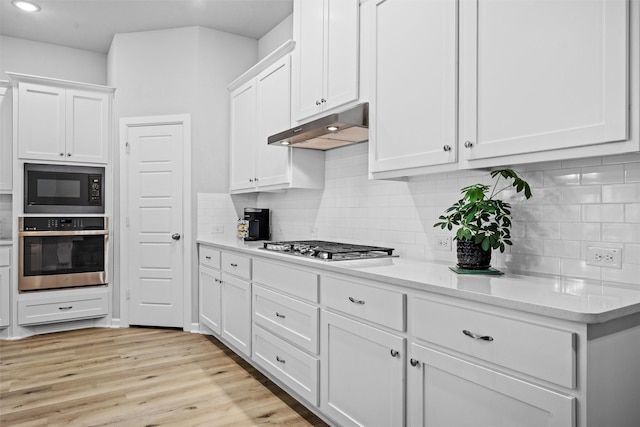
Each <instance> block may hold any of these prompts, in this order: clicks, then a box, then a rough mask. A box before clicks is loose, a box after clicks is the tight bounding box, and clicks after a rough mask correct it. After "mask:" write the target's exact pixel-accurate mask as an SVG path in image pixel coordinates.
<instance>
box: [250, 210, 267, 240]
mask: <svg viewBox="0 0 640 427" xmlns="http://www.w3.org/2000/svg"><path fill="white" fill-rule="evenodd" d="M244 220H245V221H247V235H246V236H245V238H244V240H269V238H270V237H271V230H270V225H269V209H261V208H244Z"/></svg>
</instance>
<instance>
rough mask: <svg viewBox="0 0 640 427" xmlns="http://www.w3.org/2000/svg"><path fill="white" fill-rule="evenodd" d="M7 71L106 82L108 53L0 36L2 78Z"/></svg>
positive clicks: (5, 76) (90, 81)
mask: <svg viewBox="0 0 640 427" xmlns="http://www.w3.org/2000/svg"><path fill="white" fill-rule="evenodd" d="M7 71H10V72H14V73H23V74H33V75H36V76H45V77H52V78H56V79H62V80H72V81H78V82H84V83H93V84H99V85H105V84H107V55H105V54H103V53H96V52H90V51H88V50H81V49H73V48H69V47H63V46H56V45H53V44H48V43H40V42H34V41H31V40H25V39H19V38H15V37H7V36H0V80H7V78H8V76H7V75H6V72H7Z"/></svg>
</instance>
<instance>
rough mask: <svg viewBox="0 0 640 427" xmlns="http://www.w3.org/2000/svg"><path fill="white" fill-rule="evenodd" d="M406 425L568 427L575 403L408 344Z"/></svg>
mask: <svg viewBox="0 0 640 427" xmlns="http://www.w3.org/2000/svg"><path fill="white" fill-rule="evenodd" d="M407 369H408V371H407V377H408V396H409V402H408V409H409V414H408V418H409V424H410V425H411V426H492V427H493V426H504V427H507V426H508V427H515V426H521V427H542V426H548V427H571V426H575V425H576V416H575V398H574V397H571V396H567V395H564V394H561V393H556V392H554V391H551V390H548V389H546V388H543V387H539V386H537V385H534V384H531V383H528V382H526V381H522V380H519V379H517V378H514V377H511V376H508V375H505V374H503V373H500V372H498V371H495V370H492V369H489V368H486V367H483V366H482V365H480V364H476V363H472V362H468V361H465V360H462V359H459V358H457V357H453V356H451V355H448V354H445V353H442V352H440V351H436V350H433V349H430V348H428V347H425V346H422V345H418V344H415V343H412V344H411V348H410V360H409V367H408V368H407Z"/></svg>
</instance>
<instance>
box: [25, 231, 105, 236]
mask: <svg viewBox="0 0 640 427" xmlns="http://www.w3.org/2000/svg"><path fill="white" fill-rule="evenodd" d="M107 234H109V230H71V231H20V232H18V236H19V237H41V236H52V237H53V236H101V235H102V236H106V235H107Z"/></svg>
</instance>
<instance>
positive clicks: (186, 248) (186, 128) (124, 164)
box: [114, 114, 194, 331]
mask: <svg viewBox="0 0 640 427" xmlns="http://www.w3.org/2000/svg"><path fill="white" fill-rule="evenodd" d="M161 125H182V136H183V140H182V159H183V160H182V173H183V180H182V218H183V222H184V227H183V230H182V239H183V242H184V243H183V253H182V262H183V264H184V265H183V269H182V283H183V292H184V294H183V310H182V312H183V318H182V329H183V330H185V331H191V330H192V329H193V328H192V326H193V323H192V321H191V314H192V304H191V299H192V294H193V292H192V283H191V282H192V281H191V276H192V274H191V273H192V272H191V270H192V269H191V261H192V246H193V241H194V240H193V232H192V221H191V199H192V195H191V173H190V172H189V171H190V170H191V115H190V114H174V115H166V116H142V117H121V118H120V141H119V144H118V145H119V165H118V166H119V168H118V169H119V175H118V176H119V177H120V176H122V173H123V172H125V171H128V170H129V160H128V156H127V136H128V131H129V128H132V127H141V126H161ZM118 179H119V182H118V191H119V194H120V197H118V199H119V203H120V209H119V218H118V219H119V221H118V222H119V227H118V228H117V229H118V231H119V236H118V239H117V242H118V243H119V245H118V246H116V247H119V248H120V250H119V253H118V254H114V258H116V257H117V258H116V259H118V260H119V261H120V262H119V264H120V265H119V269H118V272H119V285H120V286H119V291H120V292H119V294H120V295H119V303H120V304H119V305H120V322H119V326H120V327H124V328H126V327H129V299H128V298H127V296H128V295H129V290H130V283H129V276H128V271H129V251H130V248H129V247H128V245H124V244H123V243H125V242H127V238H126V236H127V233H128V226H127V221H126V218H127V214H128V211H129V201H128V197H122V195H123V194H124V195H127V194H128V186H127V183H126V182H124V181H123V180H122V179H120V178H118ZM114 246H115V245H114ZM114 288H115V287H114ZM114 326H115V325H114Z"/></svg>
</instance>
